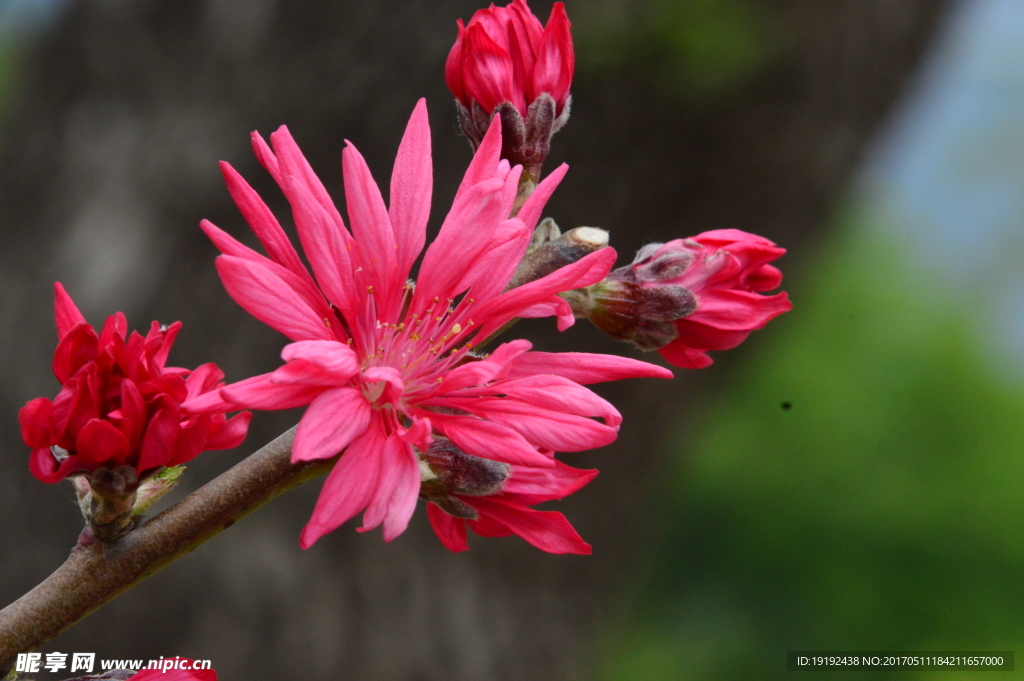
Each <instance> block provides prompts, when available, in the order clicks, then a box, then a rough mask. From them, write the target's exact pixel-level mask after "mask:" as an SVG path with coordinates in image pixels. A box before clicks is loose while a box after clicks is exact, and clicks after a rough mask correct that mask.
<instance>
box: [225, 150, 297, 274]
mask: <svg viewBox="0 0 1024 681" xmlns="http://www.w3.org/2000/svg"><path fill="white" fill-rule="evenodd" d="M220 171H221V174H223V175H224V181H225V182H226V183H227V185H228V192H229V193H230V194H231V198H232V199H233V200H234V202H235V205H237V206H238V210H240V211H241V213H242V217H244V218H245V221H246V222H247V223H249V227H251V228H252V231H253V234H255V235H256V238H257V239H259V240H260V243H261V244H263V248H265V249H267V255H269V256H270V259H271V260H273V261H274V262H276V263H277V264H278V265H281V266H282V267H285V268H287V269H288V270H290V271H291V272H293V273H294V274H295V275H296V276H299V277H304V278H305V279H309V272H307V271H306V268H305V267H304V266H303V264H302V260H300V259H299V254H298V253H297V252H296V251H295V247H294V246H292V242H291V241H290V240H289V239H288V235H287V234H285V232H284V229H282V228H281V223H279V222H278V221H277V218H276V217H274V214H273V213H272V212H271V211H270V208H268V207H267V204H265V203H264V202H263V199H261V198H260V195H259V194H257V193H256V191H255V190H254V189H253V188H252V187H250V186H249V183H248V182H246V181H245V180H244V179H243V178H242V176H241V175H239V174H238V172H237V171H236V170H235V169H234V168H232V167H231V165H230V164H228V163H226V162H224V161H221V163H220ZM309 283H310V284H312V283H313V282H312V280H311V279H310V280H309Z"/></svg>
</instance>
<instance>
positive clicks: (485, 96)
mask: <svg viewBox="0 0 1024 681" xmlns="http://www.w3.org/2000/svg"><path fill="white" fill-rule="evenodd" d="M569 26H570V24H569V18H568V17H567V16H566V14H565V6H564V5H563V4H562V3H561V2H556V3H555V4H554V6H553V7H552V8H551V16H550V17H549V18H548V24H547V26H546V27H543V28H542V27H541V25H540V21H538V19H537V17H536V16H534V14H533V12H531V11H530V8H529V7H528V6H527V5H526V1H525V0H513V2H512V4H510V5H508V6H507V7H495V6H494V5H491V6H490V8H488V9H482V10H479V11H477V13H476V14H474V15H473V18H472V19H470V21H469V25H468V26H463V24H462V20H461V19H459V20H458V27H459V37H458V38H457V39H456V41H455V45H454V46H453V47H452V50H451V52H450V53H449V54H448V61H447V62H446V63H445V68H444V76H445V80H446V81H447V82H448V88H449V89H450V90H451V91H452V94H454V95H455V97H456V98H457V99H458V100H459V101H460V102H461V103H462V104H463V106H465V107H467V108H472V106H473V103H474V102H476V103H478V104H479V105H480V106H481V107H482V108H483V109H484V110H485V111H487V112H488V113H491V112H493V111H494V109H495V108H497V106H498V105H499V104H501V103H502V102H510V103H512V104H513V105H515V107H516V109H518V110H519V113H520V115H522V116H523V117H524V118H525V117H526V116H527V111H528V109H529V107H530V105H531V104H532V103H533V102H534V101H535V100H536V99H537V98H538V97H539V96H540V95H542V94H543V93H548V94H549V95H550V96H551V97H552V99H554V101H555V106H556V115H560V114H561V113H562V111H563V110H564V109H565V105H566V103H567V102H568V100H569V86H570V85H571V84H572V74H573V69H574V68H575V57H574V54H573V49H572V35H571V34H570V33H569Z"/></svg>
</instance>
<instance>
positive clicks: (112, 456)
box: [75, 419, 129, 466]
mask: <svg viewBox="0 0 1024 681" xmlns="http://www.w3.org/2000/svg"><path fill="white" fill-rule="evenodd" d="M75 453H76V454H77V455H78V457H79V458H80V459H81V460H82V461H85V462H88V463H89V464H91V465H93V466H98V465H104V464H109V465H114V466H120V465H123V464H124V463H125V462H126V461H127V460H128V454H129V451H128V438H126V437H125V436H124V435H122V434H121V432H120V431H119V430H118V429H117V428H115V427H114V426H112V425H111V424H110V423H108V422H106V421H102V420H100V419H91V420H89V422H88V423H86V424H85V426H83V427H82V430H81V431H79V433H78V437H77V438H76V439H75Z"/></svg>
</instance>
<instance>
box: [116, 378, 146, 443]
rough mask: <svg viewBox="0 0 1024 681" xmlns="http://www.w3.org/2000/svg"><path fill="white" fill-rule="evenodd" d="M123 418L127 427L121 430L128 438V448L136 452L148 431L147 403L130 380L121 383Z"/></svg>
mask: <svg viewBox="0 0 1024 681" xmlns="http://www.w3.org/2000/svg"><path fill="white" fill-rule="evenodd" d="M121 416H122V417H123V418H124V421H125V426H127V427H122V428H119V430H120V431H121V432H122V433H123V434H124V436H125V437H126V438H128V448H129V449H132V450H134V449H135V448H136V447H138V446H139V444H140V442H141V441H142V435H143V433H144V432H145V429H146V403H145V401H144V400H143V398H142V393H141V392H139V389H138V387H137V386H136V385H135V381H133V380H131V379H130V378H126V379H124V380H123V381H121Z"/></svg>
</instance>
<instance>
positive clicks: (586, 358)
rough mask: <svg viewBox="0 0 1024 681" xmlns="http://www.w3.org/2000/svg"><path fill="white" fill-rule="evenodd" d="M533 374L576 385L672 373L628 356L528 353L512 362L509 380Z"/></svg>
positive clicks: (655, 376)
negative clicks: (555, 378) (566, 380)
mask: <svg viewBox="0 0 1024 681" xmlns="http://www.w3.org/2000/svg"><path fill="white" fill-rule="evenodd" d="M534 374H554V375H555V376H563V377H565V378H568V379H569V380H570V381H572V382H574V383H581V384H588V383H604V382H605V381H620V380H622V379H624V378H672V372H671V371H669V370H668V369H665V368H664V367H660V366H657V365H655V364H648V363H647V362H641V361H640V360H637V359H630V358H628V357H616V356H615V355H596V354H592V353H589V352H557V353H553V352H528V353H526V354H523V355H519V356H518V357H516V358H515V360H513V362H512V366H511V368H510V369H509V372H508V377H509V378H523V377H526V376H532V375H534Z"/></svg>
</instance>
